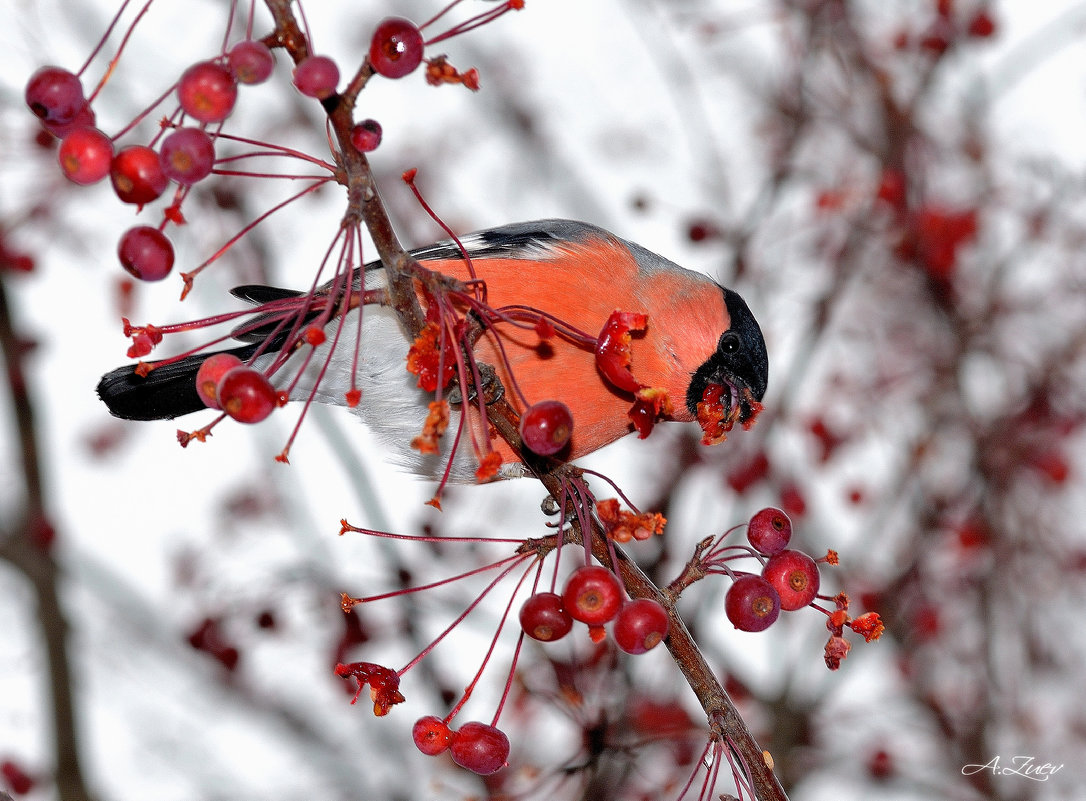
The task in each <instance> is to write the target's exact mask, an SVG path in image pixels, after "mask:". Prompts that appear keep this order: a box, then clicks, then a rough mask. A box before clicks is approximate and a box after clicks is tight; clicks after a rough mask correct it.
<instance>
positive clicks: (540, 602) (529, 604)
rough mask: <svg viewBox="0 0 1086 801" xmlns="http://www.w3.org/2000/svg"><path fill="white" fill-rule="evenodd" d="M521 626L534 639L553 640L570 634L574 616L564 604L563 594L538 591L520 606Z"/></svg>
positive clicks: (541, 640)
mask: <svg viewBox="0 0 1086 801" xmlns="http://www.w3.org/2000/svg"><path fill="white" fill-rule="evenodd" d="M520 627H521V628H522V629H524V633H525V634H527V635H528V636H529V637H531V638H532V639H533V640H539V641H540V642H552V641H553V640H560V639H562V638H563V637H565V636H566V635H567V634H569V631H570V629H572V628H573V618H572V617H571V616H570V614H569V612H567V611H566V609H565V607H564V606H563V605H562V596H560V595H558V594H557V593H553V592H537V593H536V594H535V595H533V596H532V597H531V598H529V599H528V600H527V601H525V602H524V606H522V607H521V608H520Z"/></svg>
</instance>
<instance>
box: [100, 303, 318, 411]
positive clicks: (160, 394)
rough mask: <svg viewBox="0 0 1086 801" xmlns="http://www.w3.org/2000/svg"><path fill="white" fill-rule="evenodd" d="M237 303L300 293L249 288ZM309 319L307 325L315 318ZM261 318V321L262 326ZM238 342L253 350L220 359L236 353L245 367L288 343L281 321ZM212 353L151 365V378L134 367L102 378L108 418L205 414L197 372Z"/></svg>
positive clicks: (248, 331) (241, 333)
mask: <svg viewBox="0 0 1086 801" xmlns="http://www.w3.org/2000/svg"><path fill="white" fill-rule="evenodd" d="M231 294H232V295H234V297H237V298H241V299H242V300H247V301H249V302H250V303H255V304H261V303H268V302H270V301H275V300H282V299H283V298H291V297H298V296H300V295H302V294H303V293H301V292H295V291H294V290H292V289H279V288H278V287H270V286H259V285H255V284H254V285H247V286H239V287H235V288H234V289H232V290H231ZM314 316H315V314H308V315H306V316H305V317H304V318H303V320H302V322H303V324H304V323H305V322H307V321H308V320H310V319H311V318H312V317H314ZM259 319H260V318H257V322H259ZM234 335H235V337H236V338H237V339H240V340H242V341H247V342H250V343H252V344H249V345H242V346H241V347H237V348H231V349H228V350H224V351H219V352H220V353H232V354H234V355H235V356H237V357H238V358H239V359H241V360H242V361H243V362H248V361H249V359H251V358H252V356H253V354H254V353H256V351H257V349H258V348H260V347H263V348H264V352H265V353H274V352H275V351H277V350H279V349H280V348H281V347H283V343H284V342H285V341H286V339H287V334H286V331H284V330H283V325H282V322H281V320H279V319H277V320H274V321H272V322H268V323H267V324H266V325H255V326H254V325H252V324H250V325H248V326H246V327H245V328H244V330H238V331H235V333H234ZM212 355H214V354H212V353H197V354H194V355H192V356H186V357H185V358H184V359H179V360H178V361H176V362H172V363H170V364H162V363H161V362H151V363H150V364H152V365H155V367H154V369H153V370H151V372H149V373H148V374H147V375H145V376H141V375H140V374H139V373H137V372H136V365H134V364H128V365H125V366H124V367H118V368H117V369H116V370H112V371H110V372H108V373H106V374H105V375H104V376H102V380H101V381H99V382H98V397H99V398H101V399H102V402H103V403H105V405H106V408H108V409H109V413H110V414H112V415H113V416H114V417H120V418H123V419H125V420H172V419H173V418H175V417H181V416H182V415H185V414H192V413H193V412H198V411H201V410H203V409H206V408H207V406H205V405H204V402H203V401H202V400H200V396H199V395H197V394H196V371H197V370H199V369H200V365H201V364H203V362H204V359H206V358H207V357H208V356H212Z"/></svg>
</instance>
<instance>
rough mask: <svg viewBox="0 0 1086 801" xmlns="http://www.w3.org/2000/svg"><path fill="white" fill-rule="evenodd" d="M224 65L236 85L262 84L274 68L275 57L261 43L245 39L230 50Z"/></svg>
mask: <svg viewBox="0 0 1086 801" xmlns="http://www.w3.org/2000/svg"><path fill="white" fill-rule="evenodd" d="M226 63H227V65H228V66H229V67H230V72H232V73H233V75H234V78H235V80H237V82H238V83H245V84H256V83H264V81H266V80H268V78H269V77H270V76H271V74H272V70H273V69H274V68H275V56H273V55H272V51H271V50H270V49H269V48H268V46H267V45H266V44H264V43H263V42H257V41H254V40H252V39H246V40H244V41H241V42H238V43H237V44H236V45H234V46H233V47H232V48H230V52H229V53H227V54H226Z"/></svg>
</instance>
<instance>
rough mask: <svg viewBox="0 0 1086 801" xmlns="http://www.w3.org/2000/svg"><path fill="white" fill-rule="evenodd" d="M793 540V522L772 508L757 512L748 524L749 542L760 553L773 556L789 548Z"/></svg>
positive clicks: (778, 510)
mask: <svg viewBox="0 0 1086 801" xmlns="http://www.w3.org/2000/svg"><path fill="white" fill-rule="evenodd" d="M790 539H792V521H791V520H789V519H788V515H786V514H785V513H784V512H782V511H781V510H780V509H775V508H773V507H772V506H770V507H767V508H765V509H762V510H761V511H760V512H756V513H755V514H754V517H752V518H751V519H750V522H749V523H748V524H747V540H748V541H749V542H750V544H751V545H752V546H753V547H754V550H756V551H757V552H758V553H761V554H765V555H766V556H772V555H773V554H775V553H779V552H781V551H783V550H784V549H785V548H787V547H788V541H789V540H790Z"/></svg>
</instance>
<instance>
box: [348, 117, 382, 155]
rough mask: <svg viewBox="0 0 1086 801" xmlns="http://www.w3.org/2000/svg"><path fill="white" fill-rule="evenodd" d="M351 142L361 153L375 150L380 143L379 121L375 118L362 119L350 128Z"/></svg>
mask: <svg viewBox="0 0 1086 801" xmlns="http://www.w3.org/2000/svg"><path fill="white" fill-rule="evenodd" d="M351 144H352V145H354V146H355V147H356V148H358V149H359V150H360V151H361V152H363V153H369V152H370V151H372V150H376V149H377V146H378V145H379V144H381V123H379V122H378V121H377V120H362V122H360V123H358V125H356V126H354V127H353V128H352V129H351Z"/></svg>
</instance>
